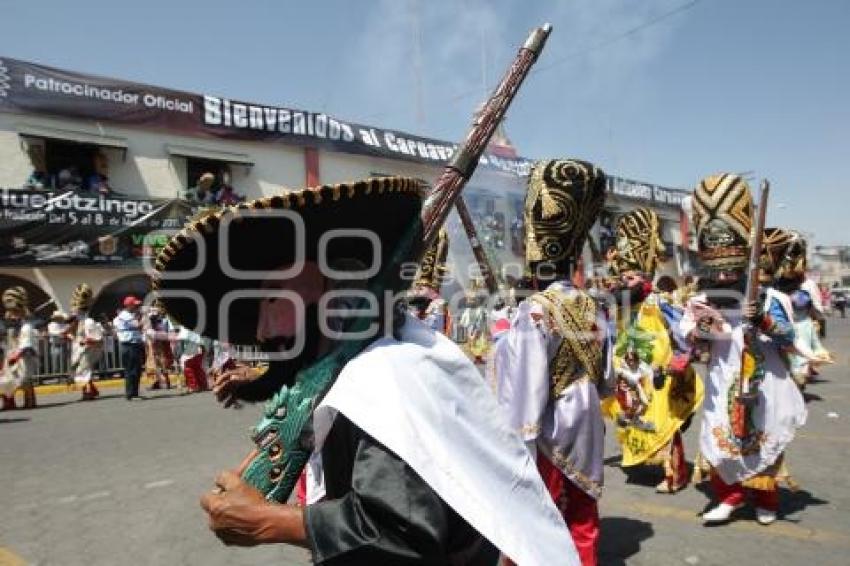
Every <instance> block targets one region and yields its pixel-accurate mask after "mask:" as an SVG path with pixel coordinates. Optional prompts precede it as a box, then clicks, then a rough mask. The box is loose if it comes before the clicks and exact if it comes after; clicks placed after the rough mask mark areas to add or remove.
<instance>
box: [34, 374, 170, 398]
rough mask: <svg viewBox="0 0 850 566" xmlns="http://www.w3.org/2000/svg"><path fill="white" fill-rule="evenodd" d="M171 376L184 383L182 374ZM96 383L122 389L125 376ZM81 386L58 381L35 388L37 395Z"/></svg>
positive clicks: (147, 380)
mask: <svg viewBox="0 0 850 566" xmlns="http://www.w3.org/2000/svg"><path fill="white" fill-rule="evenodd" d="M169 378H180V380H179V381H178V383H182V381H183V376H182V375H169ZM94 383H95V385H96V386H97V388H98V389H121V388H123V387H124V378H123V377H122V378H118V379H113V378H110V379H101V380H96V381H95V382H94ZM152 383H153V379H152V378H148V377H144V378H142V380H141V385H150V384H152ZM80 390H81V388H80V387H79V386H78V385H76V384H73V383H72V384H71V385H66V384H64V383H56V384H51V385H37V386H36V388H35V394H36V395H58V394H60V393H74V392H77V391H80Z"/></svg>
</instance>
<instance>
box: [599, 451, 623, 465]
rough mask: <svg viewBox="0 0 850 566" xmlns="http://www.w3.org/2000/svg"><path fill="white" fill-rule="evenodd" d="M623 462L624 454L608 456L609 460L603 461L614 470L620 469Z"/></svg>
mask: <svg viewBox="0 0 850 566" xmlns="http://www.w3.org/2000/svg"><path fill="white" fill-rule="evenodd" d="M622 461H623V456H622V454H617V455H616V456H608V457H607V458H605V460H603V462H602V463H603V464H605V465H606V466H611V467H612V468H619V467H620V462H622Z"/></svg>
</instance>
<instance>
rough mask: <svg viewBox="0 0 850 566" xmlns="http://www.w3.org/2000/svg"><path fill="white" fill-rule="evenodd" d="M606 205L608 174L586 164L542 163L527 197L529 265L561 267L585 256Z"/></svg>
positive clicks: (535, 169)
mask: <svg viewBox="0 0 850 566" xmlns="http://www.w3.org/2000/svg"><path fill="white" fill-rule="evenodd" d="M604 203H605V173H603V172H602V170H601V169H599V168H598V167H596V166H595V165H593V164H591V163H588V162H586V161H578V160H573V159H564V160H560V159H555V160H551V161H538V162H536V163H535V164H534V166H533V167H532V169H531V175H530V176H529V179H528V193H527V194H526V196H525V211H524V217H525V228H526V235H525V250H526V252H525V257H526V262H527V263H528V264H529V265H533V264H535V263H538V262H542V261H546V262H551V263H554V264H559V263H562V262H564V261H565V260H570V259H574V258H576V257H577V256H578V255H579V254H581V250H582V247H583V246H584V241H585V239H586V238H587V234H588V232H589V231H590V228H591V226H593V223H594V222H596V218H597V217H598V216H599V213H600V211H601V210H602V205H603V204H604Z"/></svg>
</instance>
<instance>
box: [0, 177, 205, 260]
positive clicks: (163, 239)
mask: <svg viewBox="0 0 850 566" xmlns="http://www.w3.org/2000/svg"><path fill="white" fill-rule="evenodd" d="M192 213H193V210H192V208H191V207H190V206H189V205H188V204H187V203H186V201H182V200H178V199H173V200H167V199H161V200H146V199H134V198H125V197H121V198H117V197H104V196H100V195H97V194H91V193H89V194H86V193H78V192H72V191H57V192H52V191H37V190H36V191H30V190H22V189H0V265H7V266H13V265H14V266H34V265H110V266H125V265H126V266H129V265H132V266H140V265H141V260H142V257H143V256H146V255H149V256H153V255H156V253H158V252H159V250H160V249H161V248H162V247H163V246H164V245H165V244H166V243H167V242H168V238H169V234H172V233H174V232H176V231H177V230H179V229H180V228H182V227H183V224H184V223H185V222H186V220H187V219H188V218H189V217H190V216H191V214H192Z"/></svg>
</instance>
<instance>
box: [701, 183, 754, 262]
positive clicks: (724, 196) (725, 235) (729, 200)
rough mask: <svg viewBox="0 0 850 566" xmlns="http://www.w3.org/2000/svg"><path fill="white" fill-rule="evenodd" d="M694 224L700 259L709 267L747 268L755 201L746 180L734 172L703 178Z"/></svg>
mask: <svg viewBox="0 0 850 566" xmlns="http://www.w3.org/2000/svg"><path fill="white" fill-rule="evenodd" d="M693 223H694V227H695V229H696V234H697V248H698V251H699V256H700V259H701V260H702V263H703V265H705V267H706V268H708V269H709V270H730V271H743V270H744V269H746V267H747V260H748V256H749V248H750V230H751V229H752V225H753V198H752V194H751V193H750V188H749V186H747V182H746V181H744V179H742V178H741V177H740V176H739V175H734V174H732V173H722V174H719V175H712V176H711V177H706V178H705V179H703V180H702V181H701V182H700V184H699V186H698V187H697V188H696V190H695V191H694V199H693Z"/></svg>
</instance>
